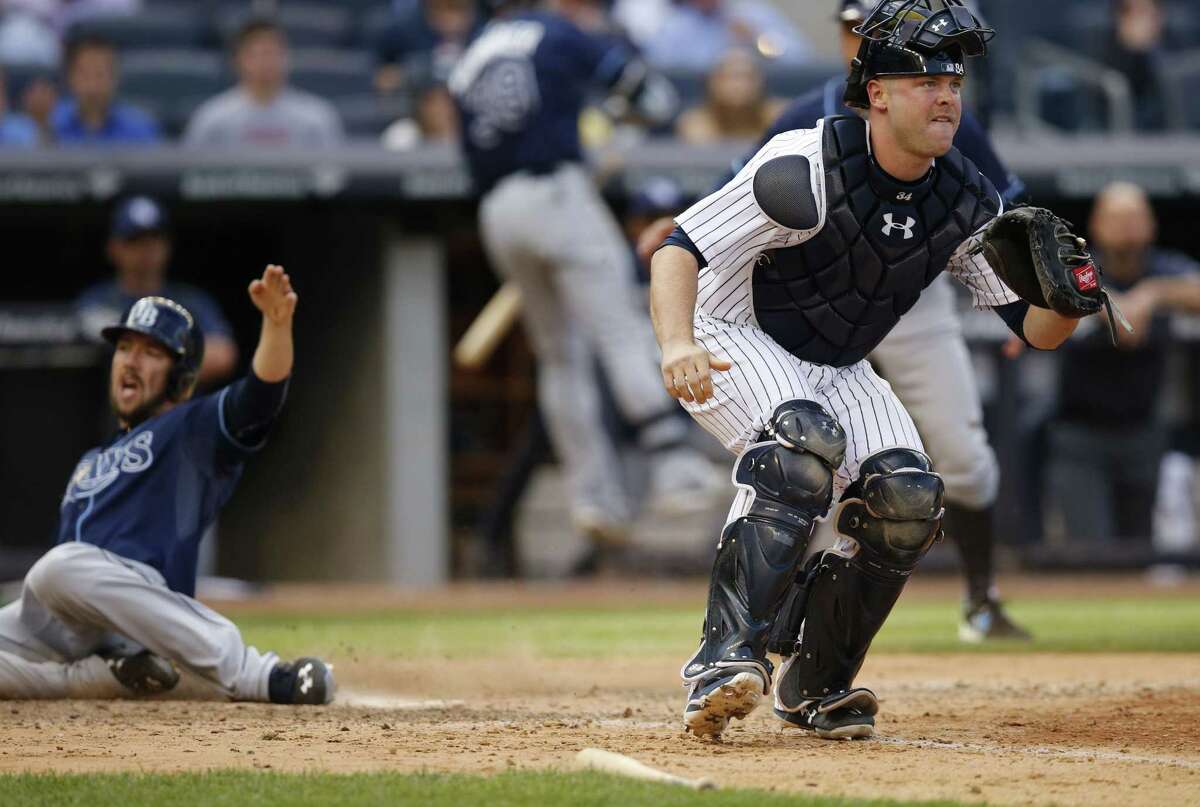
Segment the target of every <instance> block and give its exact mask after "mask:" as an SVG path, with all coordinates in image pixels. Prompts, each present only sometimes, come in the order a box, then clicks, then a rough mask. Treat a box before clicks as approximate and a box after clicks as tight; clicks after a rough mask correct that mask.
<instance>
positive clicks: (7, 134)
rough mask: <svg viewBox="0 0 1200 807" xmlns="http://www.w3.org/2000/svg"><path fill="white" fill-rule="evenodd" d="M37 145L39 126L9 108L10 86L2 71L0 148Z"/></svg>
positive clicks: (0, 71) (0, 70)
mask: <svg viewBox="0 0 1200 807" xmlns="http://www.w3.org/2000/svg"><path fill="white" fill-rule="evenodd" d="M37 144H38V129H37V124H35V123H34V122H33V121H32V120H30V119H29V118H28V117H27V116H25V115H22V114H21V113H20V112H13V111H11V110H10V109H9V108H8V86H7V82H6V81H5V80H4V70H3V69H0V148H33V147H34V146H36V145H37Z"/></svg>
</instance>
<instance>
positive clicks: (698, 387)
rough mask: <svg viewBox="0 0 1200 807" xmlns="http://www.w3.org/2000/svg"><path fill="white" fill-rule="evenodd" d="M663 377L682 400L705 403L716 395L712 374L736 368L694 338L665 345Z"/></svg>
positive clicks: (668, 388)
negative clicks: (698, 343)
mask: <svg viewBox="0 0 1200 807" xmlns="http://www.w3.org/2000/svg"><path fill="white" fill-rule="evenodd" d="M662 350H663V360H662V376H663V385H664V386H666V388H667V392H669V393H671V395H672V396H673V397H675V398H678V399H679V400H681V401H689V402H692V403H704V402H705V401H707V400H708V399H709V398H711V397H713V385H712V373H713V371H714V370H716V371H718V372H721V371H724V370H728V369H730V368H731V367H733V364H732V363H731V362H728V361H726V360H725V359H722V358H719V357H717V356H714V355H713V354H711V353H709V352H708V351H707V350H705V349H704V348H702V347H700V346H699V345H697V344H696V343H695V342H694V341H692V340H690V339H689V340H687V341H679V342H669V343H667V344H665V345H663V349H662Z"/></svg>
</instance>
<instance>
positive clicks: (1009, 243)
mask: <svg viewBox="0 0 1200 807" xmlns="http://www.w3.org/2000/svg"><path fill="white" fill-rule="evenodd" d="M979 251H980V252H982V253H983V258H984V260H986V261H987V262H988V266H990V267H992V271H993V272H995V273H996V276H997V277H999V278H1000V280H1002V281H1003V282H1004V285H1006V286H1008V287H1009V288H1010V289H1012V290H1013V292H1014V293H1015V294H1016V295H1017V296H1018V297H1020V298H1021V299H1022V300H1024V301H1025V302H1027V303H1029V304H1030V305H1035V306H1037V307H1038V308H1049V307H1050V305H1049V304H1048V303H1047V302H1046V295H1045V294H1044V293H1043V292H1042V286H1041V283H1039V282H1038V276H1037V269H1036V268H1035V267H1034V265H1033V256H1032V254H1031V253H1030V247H1029V234H1028V232H1027V231H1026V229H1025V226H1024V225H1023V224H1022V223H1020V222H1019V221H1012V220H1011V219H1010V218H1008V217H1005V216H1001V217H999V218H997V219H995V220H993V221H992V223H991V224H990V225H989V226H988V229H987V232H986V233H985V235H984V237H983V241H982V244H981V245H980V247H979Z"/></svg>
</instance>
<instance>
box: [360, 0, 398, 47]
mask: <svg viewBox="0 0 1200 807" xmlns="http://www.w3.org/2000/svg"><path fill="white" fill-rule="evenodd" d="M395 19H396V13H395V11H394V9H393V8H392V6H390V5H387V4H382V5H381V4H379V3H378V2H376V3H374V4H372V5H371V6H370V7H368V8H366V9H363V11H362V12H361V13H360V14H359V16H358V26H357V29H356V32H355V42H356V44H358V46H359V47H362V48H371V49H372V50H374V49H375V48H376V47H377V46H378V44H379V39H380V37H381V36H382V35H383V33H384V31H386V30H387V28H388V26H389V25H391V23H392V21H393V20H395Z"/></svg>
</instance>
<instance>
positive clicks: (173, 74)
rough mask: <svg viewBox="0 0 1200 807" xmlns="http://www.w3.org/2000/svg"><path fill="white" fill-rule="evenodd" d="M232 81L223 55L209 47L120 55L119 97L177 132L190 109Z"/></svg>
mask: <svg viewBox="0 0 1200 807" xmlns="http://www.w3.org/2000/svg"><path fill="white" fill-rule="evenodd" d="M232 84H233V78H232V76H231V75H230V74H229V72H228V70H227V68H226V60H225V58H224V56H223V55H222V54H221V53H219V52H217V51H210V50H182V49H179V50H142V51H134V52H132V53H129V54H127V55H125V56H124V57H123V61H122V64H121V97H122V98H126V99H128V100H130V101H131V102H133V103H137V104H140V105H141V106H143V107H146V108H148V109H150V110H151V111H153V112H155V113H156V114H157V115H158V118H159V121H160V122H161V123H162V125H163V128H164V129H166V130H167V131H168V133H170V134H173V135H177V134H179V132H181V131H182V130H183V127H184V126H185V125H186V124H187V119H188V117H190V116H191V113H192V111H193V110H194V109H195V108H196V107H197V106H199V105H200V104H201V103H203V102H204V101H205V100H207V99H208V98H211V97H212V96H214V95H216V94H217V93H219V92H221V91H222V90H223V89H225V88H226V87H229V86H231V85H232Z"/></svg>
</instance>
